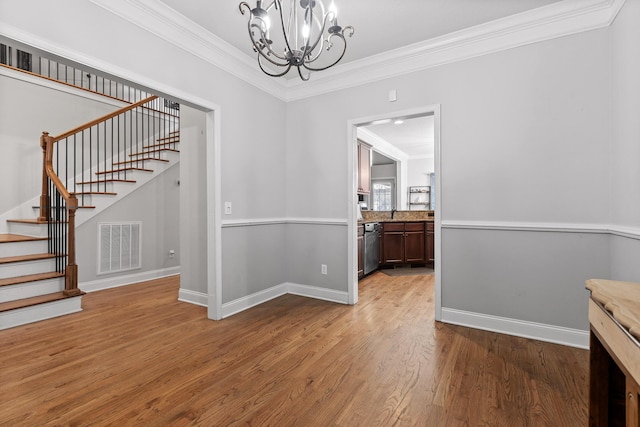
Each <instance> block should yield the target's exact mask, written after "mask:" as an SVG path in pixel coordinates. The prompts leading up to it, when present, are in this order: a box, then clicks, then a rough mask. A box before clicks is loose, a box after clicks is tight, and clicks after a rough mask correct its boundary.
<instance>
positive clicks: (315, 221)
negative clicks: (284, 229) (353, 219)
mask: <svg viewBox="0 0 640 427" xmlns="http://www.w3.org/2000/svg"><path fill="white" fill-rule="evenodd" d="M287 224H302V225H304V224H308V225H339V226H346V225H347V219H346V218H344V219H333V218H287Z"/></svg>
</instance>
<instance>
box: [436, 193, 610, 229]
mask: <svg viewBox="0 0 640 427" xmlns="http://www.w3.org/2000/svg"><path fill="white" fill-rule="evenodd" d="M436 194H437V193H436ZM442 228H458V229H473V230H509V231H552V232H565V233H607V232H609V230H608V226H607V225H603V224H580V223H552V222H510V221H452V220H443V221H442Z"/></svg>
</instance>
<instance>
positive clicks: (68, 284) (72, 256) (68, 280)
mask: <svg viewBox="0 0 640 427" xmlns="http://www.w3.org/2000/svg"><path fill="white" fill-rule="evenodd" d="M76 209H78V199H77V198H76V196H74V195H73V194H72V195H71V196H70V197H69V200H67V212H68V214H69V217H68V220H69V224H68V232H67V233H68V239H69V240H68V243H69V244H68V251H69V253H68V254H67V268H66V270H65V285H64V294H65V295H67V296H76V295H82V291H81V290H80V289H78V265H77V264H76Z"/></svg>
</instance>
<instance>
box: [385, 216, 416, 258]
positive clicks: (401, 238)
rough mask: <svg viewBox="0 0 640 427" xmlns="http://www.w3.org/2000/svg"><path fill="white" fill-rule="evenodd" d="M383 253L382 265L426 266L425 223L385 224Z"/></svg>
mask: <svg viewBox="0 0 640 427" xmlns="http://www.w3.org/2000/svg"><path fill="white" fill-rule="evenodd" d="M382 252H383V256H382V264H387V265H389V264H391V265H393V264H424V263H425V223H424V222H385V223H383V224H382Z"/></svg>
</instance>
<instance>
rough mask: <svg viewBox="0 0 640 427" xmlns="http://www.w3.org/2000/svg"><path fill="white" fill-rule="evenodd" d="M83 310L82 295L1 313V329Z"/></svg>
mask: <svg viewBox="0 0 640 427" xmlns="http://www.w3.org/2000/svg"><path fill="white" fill-rule="evenodd" d="M80 311H82V296H77V297H73V298H65V299H62V300H58V301H52V302H49V303H46V304H36V305H32V306H29V307H23V308H19V309H16V310H9V311H5V312H3V313H0V330H3V329H9V328H13V327H16V326H20V325H26V324H29V323H34V322H39V321H41V320H47V319H51V318H54V317H59V316H65V315H67V314H71V313H78V312H80Z"/></svg>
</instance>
